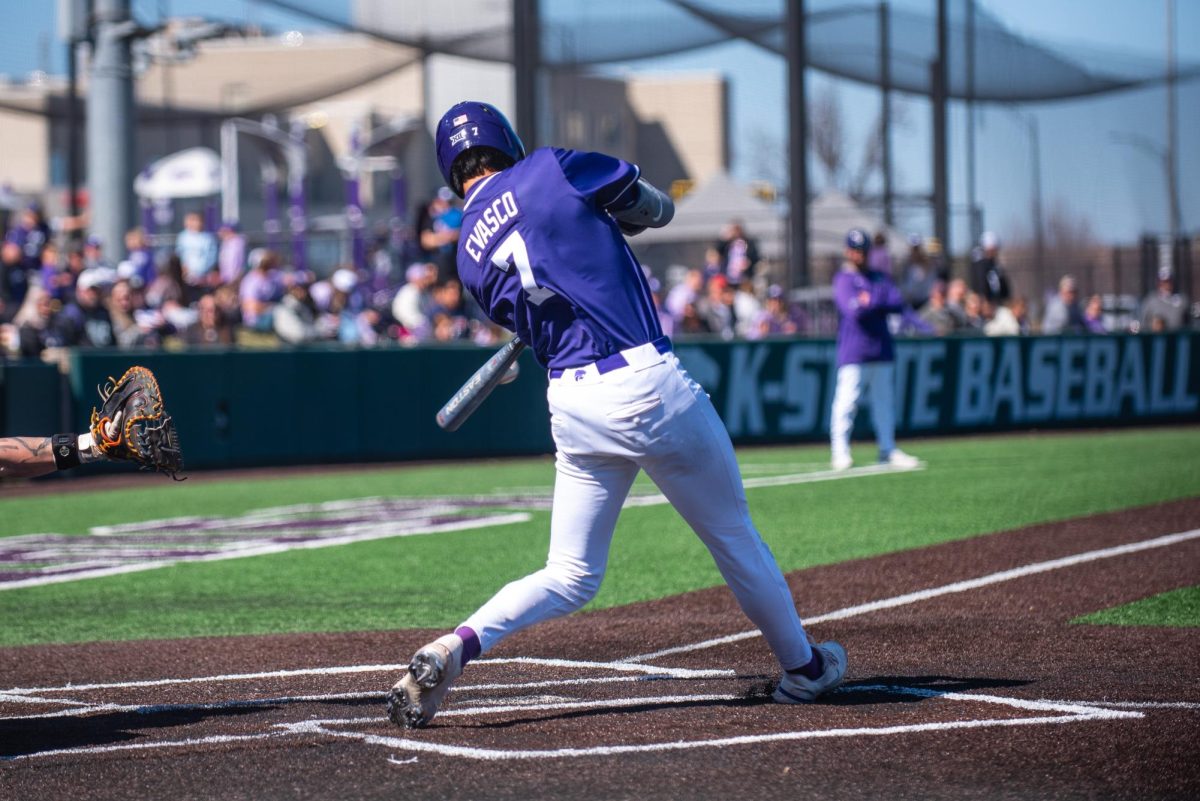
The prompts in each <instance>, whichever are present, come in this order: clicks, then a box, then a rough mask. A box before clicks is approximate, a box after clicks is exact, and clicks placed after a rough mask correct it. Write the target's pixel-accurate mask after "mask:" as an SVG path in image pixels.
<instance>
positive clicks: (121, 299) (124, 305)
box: [108, 278, 146, 348]
mask: <svg viewBox="0 0 1200 801" xmlns="http://www.w3.org/2000/svg"><path fill="white" fill-rule="evenodd" d="M140 301H141V298H140V297H139V295H138V292H137V290H135V289H134V288H133V286H132V285H131V284H130V282H129V281H128V280H126V279H124V278H122V279H120V280H119V281H117V282H116V283H115V284H113V286H112V292H110V293H109V296H108V315H109V317H110V318H111V319H112V327H113V336H114V337H116V344H117V347H120V348H136V347H139V346H141V345H144V344H146V332H145V331H143V330H142V328H141V326H140V325H138V321H137V317H136V315H135V312H137V311H138V310H139V309H140V306H141V303H140Z"/></svg>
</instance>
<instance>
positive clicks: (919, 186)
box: [0, 0, 1200, 244]
mask: <svg viewBox="0 0 1200 801" xmlns="http://www.w3.org/2000/svg"><path fill="white" fill-rule="evenodd" d="M573 1H577V2H581V3H583V2H587V0H543V3H547V2H555V5H556V6H557V7H563V6H564V4H569V3H570V2H573ZM306 2H309V3H310V4H312V5H314V6H319V7H323V8H328V9H330V11H331V13H334V14H336V15H339V16H343V15H345V14H346V9H347V7H348V5H349V3H350V0H306ZM837 2H838V0H808V5H809V7H810V8H817V9H820V8H827V7H830V6H833V5H836V4H837ZM891 2H892V5H893V6H894V7H908V8H914V9H920V10H925V11H931V10H932V9H933V8H934V6H935V0H891ZM1167 2H1168V0H978V3H979V5H980V6H981V7H982V8H983V9H985V10H986V11H988V12H989V13H991V14H993V15H995V16H997V17H999V18H1000V19H1002V20H1003V21H1004V23H1005V24H1006V25H1007V26H1008V27H1009V28H1010V29H1011V30H1013V31H1015V32H1018V33H1021V34H1025V35H1028V36H1030V37H1034V38H1036V39H1038V40H1041V41H1044V42H1049V43H1054V44H1062V45H1067V46H1071V47H1083V48H1086V49H1087V50H1088V51H1090V52H1093V53H1105V52H1111V53H1113V54H1114V55H1115V56H1121V55H1123V54H1128V55H1133V56H1141V57H1146V58H1164V53H1165V41H1166V28H1165V19H1166V13H1165V8H1166V6H1167ZM954 3H955V0H952V5H954ZM56 6H57V3H56V2H53V1H52V0H42V1H41V2H29V0H0V11H2V12H3V13H2V17H0V18H3V19H4V20H5V25H4V26H3V28H0V74H7V75H8V76H10V77H13V78H16V79H21V78H23V77H24V76H27V75H28V73H30V72H31V71H33V70H35V69H45V70H47V71H49V72H51V73H58V74H61V73H62V72H63V71H64V64H65V55H64V53H65V51H64V46H63V45H62V44H61V42H60V41H59V40H58V39H57V34H56V27H55V25H56V22H55V9H56ZM737 6H738V7H739V8H743V9H777V8H779V7H781V0H741V2H739V3H738V4H737ZM1176 9H1177V10H1176V30H1177V38H1176V42H1177V54H1178V59H1179V61H1180V63H1181V64H1189V63H1190V64H1197V63H1200V35H1197V34H1200V1H1197V0H1176ZM133 10H134V13H135V15H136V16H137V17H138V18H139V19H140V20H142V21H144V22H152V21H154V20H155V19H157V18H159V17H160V16H161V15H163V14H174V15H184V14H195V15H205V16H209V17H216V18H221V19H227V20H245V21H249V22H253V23H258V24H261V25H264V26H266V27H269V28H273V29H280V30H282V29H287V28H291V27H297V28H300V29H301V30H313V29H314V28H319V27H320V26H319V25H317V24H315V23H313V22H312V21H311V20H307V19H304V18H303V17H297V16H294V15H289V14H287V13H281V12H277V11H273V10H270V9H267V8H266V7H264V6H262V5H260V4H258V3H255V2H252V1H251V0H133ZM606 69H607V70H608V71H618V72H619V71H621V70H634V71H646V72H660V71H668V72H675V71H687V70H703V71H712V70H717V71H720V72H722V73H724V74H725V75H727V76H728V78H729V81H730V88H731V104H732V108H731V114H730V119H731V124H732V131H731V136H732V152H733V165H732V166H733V171H734V174H735V175H736V176H737V177H740V178H742V179H752V178H760V177H770V176H764V175H762V174H761V173H763V172H764V171H765V170H764V167H765V168H768V169H769V167H770V165H771V164H772V162H773V161H774V162H778V161H779V159H780V158H781V157H782V148H783V143H784V142H785V141H786V124H785V110H786V83H785V74H784V64H783V61H782V59H780V58H779V57H777V56H775V55H773V54H770V53H767V52H764V51H762V50H760V49H758V48H755V47H753V46H751V45H748V44H745V43H740V42H731V43H728V44H723V45H718V46H715V47H710V48H707V49H704V50H698V51H693V52H691V53H684V54H680V55H676V56H670V57H663V58H657V59H648V60H641V61H637V62H632V63H629V64H624V65H613V66H611V67H608V68H606ZM808 86H809V94H810V98H811V97H813V96H814V95H816V94H818V93H820V92H826V91H832V92H834V93H835V94H836V96H837V97H838V98H839V100H840V102H841V104H842V107H843V112H844V115H845V117H846V122H847V128H848V130H849V135H850V139H851V144H850V148H849V150H850V159H851V162H852V163H853V162H854V161H856V160H857V158H858V154H859V153H861V150H862V147H863V144H864V142H865V140H866V137H867V133H868V131H869V128H870V126H871V124H872V123H873V121H874V119H875V116H876V114H877V112H878V107H879V93H878V91H877V90H875V89H874V88H871V87H866V86H862V85H859V84H856V83H853V82H850V81H846V80H842V79H835V78H831V77H829V76H827V75H824V74H822V73H819V72H816V71H810V75H809V84H808ZM1164 99H1165V91H1164V90H1163V89H1162V88H1161V87H1154V88H1148V89H1142V90H1135V91H1129V92H1121V93H1116V94H1113V95H1109V96H1102V97H1098V98H1091V99H1084V100H1075V101H1064V102H1054V103H1046V104H1031V105H1025V106H1023V107H1017V108H1012V107H1006V106H995V105H981V106H980V107H979V110H978V112H977V117H976V119H977V126H978V134H977V139H976V151H977V158H976V171H977V195H978V198H979V201H980V204H981V206H982V209H983V215H984V227H985V228H988V229H993V230H996V231H997V232H999V233H1000V234H1001V236H1002V238H1007V239H1010V240H1011V239H1013V238H1018V237H1022V236H1027V235H1028V230H1029V228H1030V227H1031V215H1030V199H1031V195H1032V186H1033V173H1032V169H1031V168H1032V161H1031V152H1032V147H1033V142H1032V141H1031V138H1030V132H1029V131H1030V121H1031V120H1035V121H1036V124H1037V127H1038V129H1039V134H1040V136H1039V144H1040V149H1041V161H1042V172H1041V174H1040V180H1041V183H1042V188H1043V194H1044V196H1045V201H1046V204H1047V207H1049V206H1051V205H1055V204H1056V205H1057V206H1058V207H1060V208H1063V209H1065V210H1067V211H1068V213H1070V214H1072V215H1074V216H1076V217H1078V218H1080V219H1082V220H1085V221H1086V222H1087V223H1088V224H1089V225H1090V226H1091V228H1092V230H1093V232H1094V233H1095V234H1096V235H1097V236H1098V237H1099V238H1101V239H1102V240H1105V241H1112V242H1131V241H1133V240H1134V239H1136V238H1137V236H1139V235H1140V234H1141V233H1143V232H1162V231H1165V230H1166V229H1167V226H1168V223H1167V219H1168V213H1167V208H1168V205H1167V197H1166V189H1165V178H1164V171H1163V169H1162V165H1161V163H1160V160H1159V159H1158V158H1157V157H1156V156H1155V155H1153V154H1152V153H1150V152H1147V151H1146V150H1145V149H1143V148H1139V147H1137V146H1134V145H1131V144H1129V143H1128V138H1129V135H1130V134H1134V135H1138V136H1142V137H1144V138H1145V139H1146V140H1148V141H1149V142H1151V143H1152V145H1154V146H1160V147H1161V145H1162V143H1163V142H1164V141H1165V102H1164ZM895 102H896V105H897V106H898V107H899V108H900V109H901V111H900V114H901V116H902V118H903V119H904V121H905V122H904V124H903V125H902V126H901V127H899V128H897V130H896V132H895V134H894V136H893V146H894V148H895V158H896V185H897V189H898V190H900V191H908V192H914V193H928V192H929V187H930V180H929V174H930V144H929V141H930V137H929V131H930V124H929V121H930V108H929V104H928V102H927V101H926V100H924V99H922V98H918V97H906V96H904V95H897V96H896V101H895ZM1178 108H1179V123H1180V125H1179V128H1180V131H1181V134H1180V154H1179V156H1180V175H1181V181H1180V184H1181V188H1182V192H1181V195H1182V211H1183V220H1184V227H1185V229H1186V230H1191V231H1196V230H1198V229H1200V144H1197V143H1198V142H1200V137H1196V136H1195V135H1190V136H1189V132H1192V131H1196V130H1200V81H1197V80H1192V81H1189V82H1184V83H1182V84H1180V88H1179V95H1178ZM964 119H965V114H964V112H963V110H962V108H961V107H959V106H952V111H951V117H950V122H951V141H950V156H951V162H952V163H951V197H952V205H953V206H954V209H955V214H954V229H953V230H954V234H953V238H954V240H955V242H956V243H960V244H961V243H964V242H965V239H966V238H967V215H966V213H965V211H966V187H965V175H966V169H965V152H966V148H965V138H964V125H963V121H964ZM764 143H765V144H764ZM776 172H777V174H778V175H779V176H782V175H785V174H786V168H785V167H784V166H783V165H782V164H778V169H777V171H776ZM810 174H811V175H813V177H814V184H815V188H816V189H820V188H821V187H822V183H823V176H822V174H821V172H820V170H819V169H816V168H815V166H814V169H812V170H810ZM900 225H901V226H902V227H906V228H911V229H914V230H924V231H925V232H927V231H928V228H929V227H930V224H929V219H928V215H927V213H925V212H921V211H919V210H918V211H911V212H909V213H907V214H904V215H902V218H901V221H900Z"/></svg>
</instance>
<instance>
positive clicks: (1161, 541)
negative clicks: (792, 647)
mask: <svg viewBox="0 0 1200 801" xmlns="http://www.w3.org/2000/svg"><path fill="white" fill-rule="evenodd" d="M1197 537H1200V529H1192V530H1191V531H1183V532H1179V533H1178V534H1167V535H1165V536H1162V537H1155V538H1153V539H1149V540H1142V541H1140V542H1131V543H1126V544H1124V545H1115V546H1113V547H1111V548H1099V549H1097V550H1094V551H1085V552H1084V553H1078V554H1074V555H1072V556H1064V557H1062V558H1059V559H1050V560H1047V561H1045V562H1034V563H1032V564H1028V565H1024V566H1022V567H1015V568H1012V569H1010V570H1001V571H999V572H997V573H990V574H988V575H986V576H980V577H979V578H973V579H967V580H966V581H956V582H953V583H951V584H943V585H942V586H940V587H931V588H929V589H925V590H918V591H917V592H909V593H905V594H903V595H895V596H892V597H891V598H884V599H882V600H879V601H870V602H868V603H864V604H857V605H855V606H847V607H845V608H843V609H838V610H835V611H833V612H827V613H825V614H823V615H816V616H815V617H810V618H807V619H806V620H805V621H804V623H805V625H809V626H811V625H814V624H817V623H827V622H829V621H832V620H845V619H846V618H850V617H857V616H858V615H865V614H867V613H869V612H878V611H881V610H884V609H895V608H896V607H899V606H907V605H909V604H914V603H917V602H918V601H927V600H929V599H931V598H938V597H941V596H943V595H953V594H954V593H960V592H967V591H968V590H977V589H980V588H981V587H988V586H991V585H993V584H1000V583H1002V582H1005V581H1012V580H1013V579H1018V578H1024V577H1025V576H1032V575H1036V574H1038V573H1047V572H1049V571H1051V570H1059V569H1061V568H1064V567H1073V566H1075V565H1081V564H1086V563H1088V562H1095V561H1098V560H1100V559H1110V558H1112V557H1114V556H1125V555H1127V554H1131V553H1138V552H1139V551H1148V550H1151V549H1154V548H1164V547H1166V546H1168V545H1177V544H1179V543H1181V542H1187V541H1188V540H1193V539H1196V538H1197ZM761 635H762V632H760V631H759V630H758V629H753V630H751V631H743V632H739V633H737V634H730V635H727V636H725V637H715V638H713V639H711V640H704V641H702V642H698V643H691V644H689V645H679V646H676V647H673V648H664V649H662V650H659V651H653V652H651V653H648V654H638V655H636V656H629V657H625V659H623V660H622V661H623V662H647V661H650V660H652V659H658V658H660V657H664V656H671V655H674V654H686V653H692V652H694V651H699V650H703V649H705V648H714V647H716V646H719V645H727V644H729V643H735V642H740V641H742V640H749V639H752V638H754V637H759V636H761Z"/></svg>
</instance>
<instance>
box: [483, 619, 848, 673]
mask: <svg viewBox="0 0 1200 801" xmlns="http://www.w3.org/2000/svg"><path fill="white" fill-rule="evenodd" d="M468 631H470V629H468ZM787 672H788V673H792V674H796V673H799V674H800V675H801V676H803V677H804V678H806V679H809V680H810V681H816V680H817V679H819V678H821V674H822V673H824V672H825V660H824V659H822V658H821V652H820V651H818V650H817V649H816V648H814V649H813V652H812V659H810V660H808V664H807V665H801V666H800V667H798V668H790V669H789V670H788V671H787Z"/></svg>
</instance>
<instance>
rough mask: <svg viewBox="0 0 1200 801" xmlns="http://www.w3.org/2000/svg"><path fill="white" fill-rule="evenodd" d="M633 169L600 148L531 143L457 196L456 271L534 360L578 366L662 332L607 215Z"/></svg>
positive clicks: (626, 194) (625, 195)
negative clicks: (460, 208)
mask: <svg viewBox="0 0 1200 801" xmlns="http://www.w3.org/2000/svg"><path fill="white" fill-rule="evenodd" d="M638 174H639V173H638V168H637V167H636V166H635V165H633V164H629V163H628V162H625V161H622V160H620V159H617V158H613V157H612V156H606V155H604V154H601V153H581V152H577V151H573V150H562V149H559V148H540V149H538V150H535V151H533V152H532V153H530V154H529V155H528V156H527V157H525V158H524V159H522V160H521V161H518V162H517V163H516V164H514V165H513V166H512V167H509V168H508V169H506V170H503V171H501V172H498V173H495V174H493V175H489V176H487V177H485V178H483V179H482V180H480V181H479V182H477V183H476V184H475V186H473V187H472V188H471V191H470V193H469V195H468V196H467V199H466V203H465V205H464V206H463V221H462V234H461V236H460V237H459V240H458V274H459V277H460V278H461V279H462V282H463V286H465V287H466V288H467V289H468V290H469V291H470V293H471V294H472V295H474V297H475V299H476V300H477V301H479V305H480V306H481V307H482V308H483V309H484V311H485V312H487V315H488V316H489V317H490V318H491V319H492V320H494V321H495V322H496V323H497V324H498V325H501V326H503V327H504V328H507V329H508V330H510V331H513V332H515V333H516V334H517V336H518V337H520V338H521V341H522V342H524V343H525V344H527V345H528V346H529V347H530V348H531V349H532V350H533V352H534V354H535V355H536V356H537V359H538V362H539V363H541V365H542V366H543V367H547V368H552V369H553V368H561V369H565V368H570V367H578V366H581V365H584V364H588V363H590V362H594V361H596V360H598V359H602V358H604V357H605V356H609V355H611V354H613V353H616V352H617V351H620V350H624V349H626V348H631V347H634V346H637V345H643V344H645V343H647V342H651V341H653V340H655V339H657V338H659V337H661V336H662V329H661V327H660V326H659V322H658V314H657V312H656V310H655V308H654V300H653V298H652V297H651V295H650V287H649V285H648V283H647V281H646V276H645V274H644V273H643V272H642V266H641V265H640V264H639V263H638V260H637V259H636V258H635V257H634V255H633V253H632V252H631V251H630V249H629V246H628V245H627V244H626V243H625V238H624V236H623V235H622V234H621V231H620V229H619V228H618V227H617V223H616V221H615V220H613V218H612V217H611V216H609V214H608V211H609V210H619V209H622V208H625V207H628V206H629V205H630V204H632V203H633V202H634V201H635V200H636V199H637V189H636V184H637V179H638Z"/></svg>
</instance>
